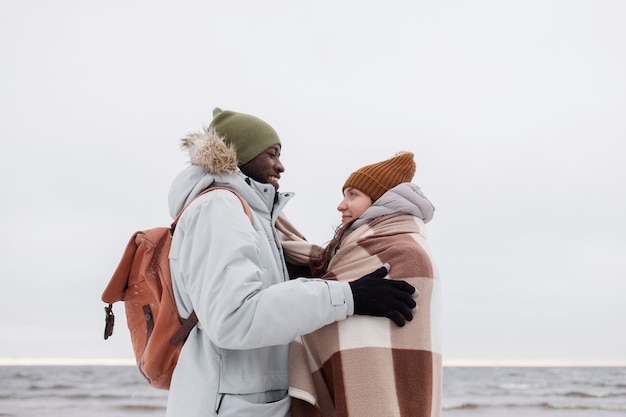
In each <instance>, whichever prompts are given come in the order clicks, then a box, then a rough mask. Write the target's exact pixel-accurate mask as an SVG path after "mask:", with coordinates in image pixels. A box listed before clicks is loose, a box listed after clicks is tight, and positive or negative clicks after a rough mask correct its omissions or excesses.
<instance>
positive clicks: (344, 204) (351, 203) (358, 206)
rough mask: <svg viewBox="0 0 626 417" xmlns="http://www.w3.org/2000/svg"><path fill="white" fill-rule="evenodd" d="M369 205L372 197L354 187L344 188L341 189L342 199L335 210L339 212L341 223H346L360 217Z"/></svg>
mask: <svg viewBox="0 0 626 417" xmlns="http://www.w3.org/2000/svg"><path fill="white" fill-rule="evenodd" d="M371 205H372V199H371V198H369V196H367V195H365V194H363V193H362V192H361V191H359V190H357V189H356V188H351V187H348V188H346V189H345V190H343V200H341V203H339V205H338V206H337V210H339V211H340V212H341V223H343V224H346V223H348V222H351V221H352V220H354V219H357V218H359V217H361V214H363V213H364V212H365V210H367V209H368V208H369V207H370V206H371Z"/></svg>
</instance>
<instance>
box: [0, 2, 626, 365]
mask: <svg viewBox="0 0 626 417" xmlns="http://www.w3.org/2000/svg"><path fill="white" fill-rule="evenodd" d="M624 22H626V2H625V1H617V0H615V1H611V0H560V1H558V0H525V1H501V0H493V1H487V0H478V1H421V0H419V1H418V0H406V1H397V0H385V1H364V0H350V1H336V0H335V1H329V0H323V1H319V0H318V1H315V2H294V1H288V0H284V1H271V0H270V1H263V2H260V1H252V0H250V1H209V0H206V1H200V0H197V1H191V0H178V1H171V2H165V1H154V0H150V1H148V0H126V1H113V2H102V1H90V0H65V1H61V0H59V1H54V2H51V1H44V0H0V61H1V62H2V63H1V65H0V139H1V147H0V172H1V180H0V187H1V188H0V193H1V195H2V201H3V203H2V204H1V205H0V216H1V218H2V223H3V225H2V234H1V235H0V236H1V238H0V239H1V240H0V242H1V245H2V246H1V248H0V249H1V251H0V253H1V256H2V258H1V259H2V260H1V262H0V280H1V281H0V283H1V288H2V303H0V358H18V357H21V358H24V357H25V358H51V357H56V358H58V357H60V358H87V359H89V358H91V359H93V358H130V357H132V350H131V347H130V341H129V338H128V333H127V331H126V329H125V327H124V326H125V318H124V313H123V310H124V309H123V305H122V304H121V303H119V304H118V305H116V306H115V312H116V314H117V327H116V332H115V334H114V335H113V337H112V338H111V339H109V340H108V341H106V342H105V341H103V340H102V332H103V326H104V310H103V307H104V304H103V303H102V302H101V300H100V295H101V293H102V291H103V289H104V287H105V286H106V284H107V282H108V280H109V278H110V275H111V274H112V273H113V270H114V269H115V267H116V265H117V262H118V260H119V257H120V256H121V254H122V251H123V248H124V246H125V244H126V242H127V240H128V238H129V237H130V235H131V234H132V233H133V232H134V231H135V230H138V229H144V228H149V227H154V226H159V225H167V224H169V222H170V218H169V213H168V209H167V192H168V189H169V187H170V184H171V182H172V180H173V178H174V176H175V175H176V174H177V173H178V172H179V171H180V170H182V169H183V168H184V167H185V166H186V164H187V158H186V155H185V154H184V153H183V152H182V151H181V150H180V148H179V145H180V141H179V140H180V138H182V137H183V136H184V135H185V134H187V133H189V132H192V131H199V130H201V129H202V128H203V127H205V126H207V125H208V124H209V123H210V121H211V111H212V109H213V108H214V107H216V106H219V107H222V108H224V109H229V110H235V111H241V112H245V113H251V114H254V115H256V116H259V117H260V118H262V119H264V120H265V121H267V122H268V123H270V124H271V125H272V126H274V128H275V129H276V130H277V131H278V133H279V135H280V136H281V139H282V142H283V153H282V160H283V162H284V165H285V167H286V172H285V173H284V175H283V180H282V182H281V191H294V192H296V194H297V196H296V198H295V199H293V200H292V201H291V202H290V204H289V205H288V206H287V208H286V213H287V215H288V216H289V217H290V218H291V220H292V221H293V222H294V223H295V224H296V225H297V226H298V227H299V228H300V229H301V230H302V232H303V233H304V234H305V235H306V236H307V237H308V238H309V240H312V241H314V242H316V243H320V244H322V243H325V242H326V241H328V240H329V239H330V238H331V236H332V233H333V228H334V227H335V226H337V225H338V224H339V222H340V217H339V214H338V212H337V211H336V210H335V208H336V206H337V204H338V202H339V200H340V191H341V185H342V184H343V181H344V180H345V179H346V177H347V176H348V175H349V174H350V173H351V172H352V171H353V170H354V169H356V168H358V167H360V166H363V165H366V164H369V163H373V162H377V161H380V160H382V159H386V158H388V157H390V156H392V155H393V154H394V153H396V152H397V151H400V150H408V151H412V152H414V153H415V159H416V162H417V173H416V175H415V178H414V182H415V183H416V184H418V185H419V186H420V187H421V188H422V190H423V191H424V192H425V193H426V195H427V196H428V197H429V198H430V199H431V201H432V202H433V203H434V205H435V206H436V212H435V216H434V219H433V221H432V222H431V223H429V224H428V232H429V238H430V244H431V249H432V253H433V256H434V258H435V261H436V262H437V264H438V267H439V271H440V274H441V278H442V282H443V323H442V334H443V352H444V360H445V361H446V363H448V364H451V363H459V362H465V361H468V360H469V361H474V362H476V361H486V360H488V361H582V362H585V363H589V362H594V361H604V362H610V363H622V364H624V363H626V331H624V324H623V323H624V319H625V318H626V302H625V301H624V299H625V294H626V219H625V216H626V191H625V185H626V181H625V180H626V163H625V162H624V160H625V156H626V153H625V148H626V145H625V143H626V75H625V74H626V24H624Z"/></svg>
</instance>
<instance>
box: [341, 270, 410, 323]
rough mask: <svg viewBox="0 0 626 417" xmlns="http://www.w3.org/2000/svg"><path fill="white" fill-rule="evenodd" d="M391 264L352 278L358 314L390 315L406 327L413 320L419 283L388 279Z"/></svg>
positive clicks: (353, 294)
mask: <svg viewBox="0 0 626 417" xmlns="http://www.w3.org/2000/svg"><path fill="white" fill-rule="evenodd" d="M387 268H388V267H387V266H382V267H380V268H378V269H377V270H376V271H374V272H371V273H369V274H367V275H365V276H363V277H361V278H359V279H357V280H356V281H352V282H350V288H351V289H352V296H353V298H354V314H361V315H366V316H378V317H387V318H389V319H391V320H393V321H394V322H395V323H396V324H397V325H398V326H400V327H402V326H404V324H405V323H406V320H409V321H411V320H413V313H411V309H412V308H415V307H416V306H417V303H416V302H415V300H414V299H413V296H412V294H415V287H413V286H412V285H411V284H409V283H408V282H406V281H400V280H391V279H384V277H385V276H386V275H387V272H388V269H387ZM405 319H406V320H405Z"/></svg>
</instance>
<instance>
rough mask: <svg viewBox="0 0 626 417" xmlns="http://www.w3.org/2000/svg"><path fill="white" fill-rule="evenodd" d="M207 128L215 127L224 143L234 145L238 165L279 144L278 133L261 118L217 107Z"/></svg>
mask: <svg viewBox="0 0 626 417" xmlns="http://www.w3.org/2000/svg"><path fill="white" fill-rule="evenodd" d="M209 129H215V132H216V133H217V134H218V135H220V136H222V137H223V138H224V141H225V142H226V143H229V144H232V145H233V146H234V147H235V149H236V151H237V159H238V165H243V164H245V163H247V162H249V161H250V160H252V159H254V158H255V157H257V156H258V155H260V154H261V153H262V152H263V151H264V150H266V149H267V148H269V147H270V146H273V145H276V144H278V145H280V138H279V137H278V133H276V131H275V130H274V129H273V128H272V126H270V125H268V124H267V123H265V122H264V121H263V120H261V119H259V118H258V117H255V116H252V115H249V114H244V113H237V112H234V111H229V110H222V109H220V108H219V107H216V108H215V109H213V121H212V122H211V124H210V125H209Z"/></svg>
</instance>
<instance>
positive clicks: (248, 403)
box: [167, 108, 416, 417]
mask: <svg viewBox="0 0 626 417" xmlns="http://www.w3.org/2000/svg"><path fill="white" fill-rule="evenodd" d="M183 147H184V148H186V149H187V150H188V151H189V154H190V157H191V165H190V166H189V167H187V168H186V169H185V170H183V172H181V173H180V174H179V175H178V177H177V178H176V179H175V180H174V183H173V185H172V187H171V189H170V193H169V203H170V213H171V215H172V216H173V217H175V216H177V215H178V213H179V212H180V211H181V210H182V209H183V208H185V207H186V208H185V211H184V213H183V214H182V216H181V217H180V219H179V221H178V225H177V227H176V231H175V233H174V237H173V241H172V247H171V250H170V267H171V272H172V281H173V287H174V293H175V298H176V303H177V306H178V309H179V311H180V312H181V314H183V315H186V314H187V315H188V314H190V313H191V311H195V312H196V314H197V316H198V325H197V326H196V327H195V328H194V330H193V331H192V332H191V334H190V335H189V337H188V339H187V341H186V343H185V345H184V347H183V349H182V351H181V355H180V358H179V361H178V365H177V366H176V369H175V371H174V375H173V377H172V382H171V386H170V395H169V399H168V406H167V416H168V417H193V416H216V415H218V414H219V416H238V417H245V416H254V417H263V416H268V417H269V416H271V417H287V416H289V413H290V399H289V396H288V395H287V389H288V385H289V384H288V369H287V368H288V352H289V343H290V342H291V341H292V340H293V339H294V338H295V337H297V336H299V335H303V334H307V333H310V332H312V331H315V330H317V329H318V328H320V327H323V326H325V325H327V324H329V323H333V322H335V321H337V320H343V319H345V318H346V317H347V316H349V315H352V314H366V315H376V316H386V317H389V318H390V319H392V320H393V321H395V322H396V323H397V324H398V325H400V326H402V325H403V324H404V322H405V320H411V319H412V313H411V309H412V308H414V307H415V306H416V303H415V300H414V299H413V297H412V296H411V294H413V293H414V291H415V289H414V288H413V287H412V286H410V285H409V284H407V283H406V282H402V281H390V280H385V279H381V278H382V277H383V276H384V275H386V272H387V271H386V270H385V269H384V268H380V269H379V270H378V271H376V272H375V273H373V274H368V275H367V276H365V277H362V278H361V279H359V280H357V281H354V282H352V283H347V282H333V281H324V280H318V279H305V278H299V279H295V280H289V277H288V272H287V268H286V265H285V261H284V255H283V251H282V248H281V244H280V241H279V237H278V234H277V231H276V229H275V227H274V225H275V222H276V218H277V217H278V215H279V214H280V212H281V211H282V209H283V207H284V206H285V204H286V203H287V201H288V200H289V199H291V198H292V196H293V194H291V193H278V192H277V190H278V188H279V180H280V176H281V173H282V172H283V171H284V167H283V165H282V163H281V162H280V152H281V142H280V139H279V137H278V134H277V133H276V131H275V130H274V129H273V128H272V127H271V126H270V125H268V124H267V123H265V122H264V121H262V120H260V119H258V118H257V117H255V116H251V115H247V114H243V113H237V112H232V111H222V110H221V109H219V108H216V109H215V110H214V111H213V121H212V122H211V124H210V125H209V127H208V128H207V129H205V130H204V131H203V132H202V133H198V134H191V135H189V136H188V137H186V138H185V139H183ZM210 187H226V188H229V189H231V190H233V191H236V192H237V193H238V194H239V195H240V196H241V197H242V198H243V199H244V200H245V201H246V202H247V203H248V204H249V206H250V208H251V211H252V217H253V221H252V222H251V221H250V219H249V218H248V217H247V216H246V214H245V213H244V209H243V207H242V203H241V202H240V201H239V199H238V198H237V196H235V195H234V194H233V193H232V192H230V191H227V190H216V191H211V192H210V193H207V194H205V195H203V196H201V197H199V198H197V199H194V198H195V197H196V196H197V195H198V194H199V193H200V192H202V191H203V190H205V189H207V188H210ZM192 201H193V202H192Z"/></svg>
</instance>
